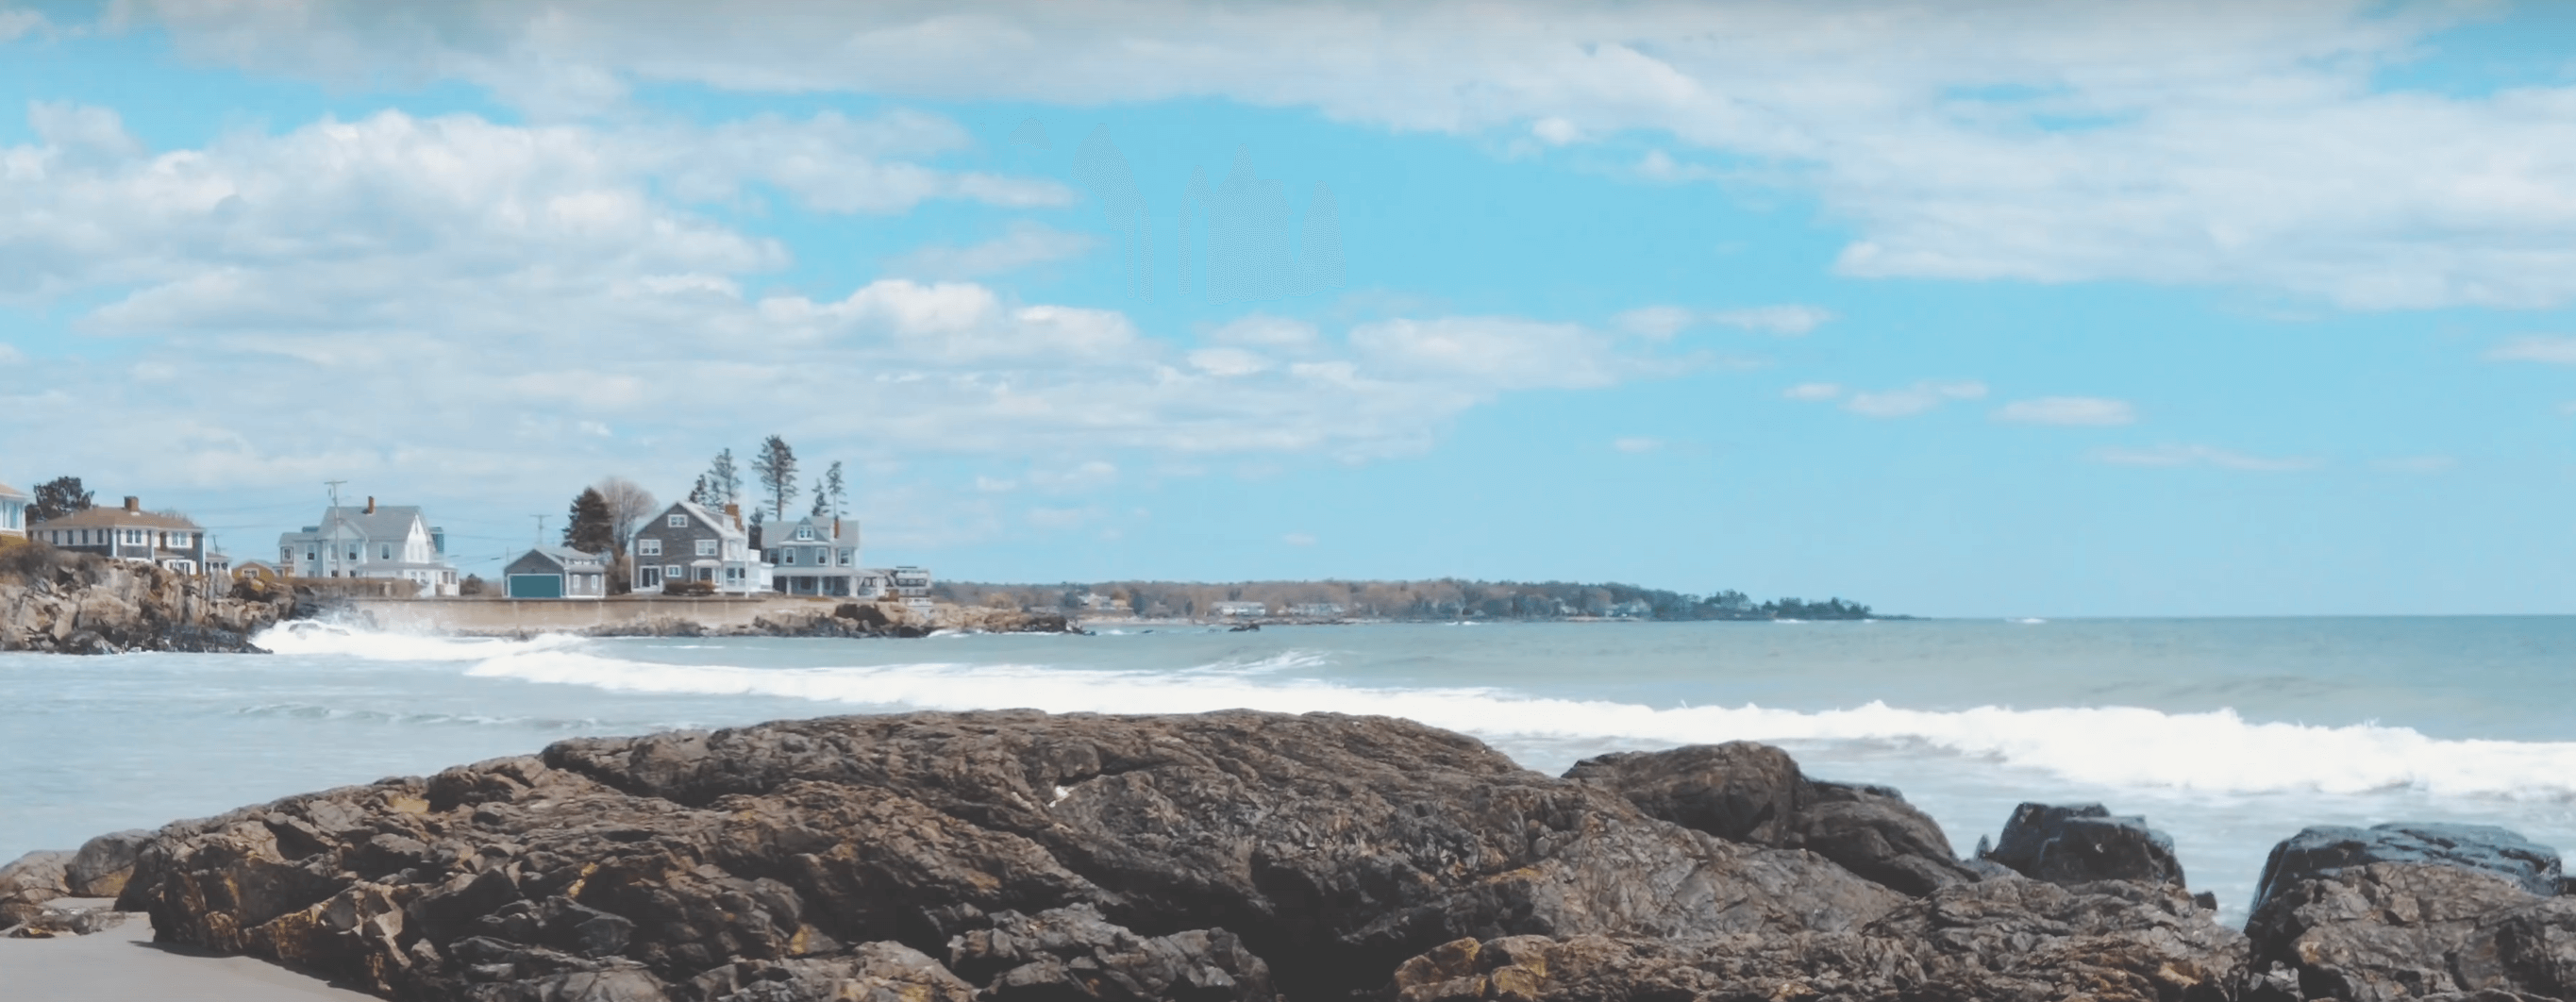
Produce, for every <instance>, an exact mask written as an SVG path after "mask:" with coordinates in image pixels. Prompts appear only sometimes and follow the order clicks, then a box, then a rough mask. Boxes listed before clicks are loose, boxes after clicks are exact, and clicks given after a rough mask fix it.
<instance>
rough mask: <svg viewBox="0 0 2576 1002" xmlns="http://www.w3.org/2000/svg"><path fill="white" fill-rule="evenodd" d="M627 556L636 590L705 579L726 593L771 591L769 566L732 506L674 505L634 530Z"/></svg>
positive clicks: (653, 589) (659, 587)
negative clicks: (720, 509) (718, 509)
mask: <svg viewBox="0 0 2576 1002" xmlns="http://www.w3.org/2000/svg"><path fill="white" fill-rule="evenodd" d="M628 552H631V553H633V554H634V555H635V590H636V591H658V590H660V589H661V588H662V586H663V585H665V584H669V583H671V582H673V581H704V582H707V583H708V584H709V585H710V586H712V587H713V588H715V590H716V591H717V592H719V593H723V594H729V595H757V594H759V593H761V592H765V591H768V590H770V581H771V572H772V570H773V568H772V567H771V566H770V563H769V561H766V560H763V559H761V557H760V551H759V550H755V549H753V548H752V546H751V535H750V533H748V532H745V531H744V530H743V525H742V512H741V509H739V508H737V507H736V506H734V505H726V506H725V510H724V511H723V512H722V513H718V512H713V511H709V510H707V509H706V508H704V507H701V506H699V505H695V504H691V503H689V502H686V501H676V502H673V503H672V504H671V506H670V507H668V508H665V509H662V513H661V514H659V515H655V516H653V517H652V518H650V519H647V520H645V522H644V524H643V525H640V526H637V527H636V529H635V536H634V539H633V547H632V549H630V550H629V551H628Z"/></svg>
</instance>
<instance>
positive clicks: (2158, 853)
mask: <svg viewBox="0 0 2576 1002" xmlns="http://www.w3.org/2000/svg"><path fill="white" fill-rule="evenodd" d="M1985 858H1987V859H1989V860H1993V861H1994V862H1997V863H2001V864H2003V865H2004V866H2006V867H2009V868H2011V869H2012V870H2013V871H2014V872H2017V873H2020V874H2022V875H2024V876H2027V877H2031V878H2034V879H2038V880H2045V881H2049V882H2051V883H2058V884H2082V883H2089V882H2092V881H2096V880H2137V881H2144V882H2147V883H2151V884H2171V885H2173V886H2175V887H2181V886H2183V873H2182V861H2181V860H2180V859H2177V858H2176V857H2175V856H2174V849H2173V839H2171V838H2169V837H2167V836H2166V835H2165V833H2163V832H2160V831H2157V830H2155V829H2153V828H2149V827H2147V821H2146V819H2145V818H2141V817H2135V816H2127V815H2119V816H2115V815H2113V814H2112V813H2111V811H2110V810H2109V809H2108V808H2105V807H2103V806H2102V805H2100V804H2070V805H2058V804H2023V805H2021V806H2020V807H2017V808H2014V809H2013V814H2012V817H2011V819H2009V820H2007V821H2005V822H2004V832H2003V837H2002V838H2000V839H1998V840H1996V842H1995V848H1994V851H1993V852H1990V853H1987V854H1986V856H1985Z"/></svg>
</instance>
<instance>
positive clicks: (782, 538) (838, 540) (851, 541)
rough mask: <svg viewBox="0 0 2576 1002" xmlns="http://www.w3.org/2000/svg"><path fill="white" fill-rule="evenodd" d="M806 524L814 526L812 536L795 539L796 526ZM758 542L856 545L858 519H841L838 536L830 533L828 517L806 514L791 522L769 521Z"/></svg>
mask: <svg viewBox="0 0 2576 1002" xmlns="http://www.w3.org/2000/svg"><path fill="white" fill-rule="evenodd" d="M806 525H810V526H813V527H814V538H812V539H797V538H796V528H797V527H798V526H806ZM760 542H761V545H763V546H780V545H784V544H787V543H805V544H808V545H811V544H815V543H825V544H848V545H852V546H856V545H858V542H859V520H858V519H855V518H844V519H841V534H840V535H839V536H834V535H832V520H831V519H828V518H815V517H814V516H812V515H807V516H805V517H804V518H800V519H797V520H795V521H793V522H772V523H769V531H768V532H767V533H766V534H764V535H763V537H762V538H761V541H760Z"/></svg>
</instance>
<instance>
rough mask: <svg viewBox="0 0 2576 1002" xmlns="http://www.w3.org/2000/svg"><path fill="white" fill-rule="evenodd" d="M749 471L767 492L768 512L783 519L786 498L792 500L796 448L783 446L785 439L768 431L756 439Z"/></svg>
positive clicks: (794, 487) (794, 489) (794, 494)
mask: <svg viewBox="0 0 2576 1002" xmlns="http://www.w3.org/2000/svg"><path fill="white" fill-rule="evenodd" d="M751 472H752V473H753V474H755V475H757V476H759V477H760V486H761V489H762V490H765V491H767V492H768V493H769V512H770V514H771V515H772V516H774V517H776V518H778V519H781V520H784V519H785V518H786V517H787V502H790V501H793V500H796V450H794V449H790V448H788V447H787V440H786V439H783V438H780V437H778V436H776V435H771V436H769V438H768V440H767V441H764V442H762V443H760V453H759V454H758V455H755V456H753V457H751Z"/></svg>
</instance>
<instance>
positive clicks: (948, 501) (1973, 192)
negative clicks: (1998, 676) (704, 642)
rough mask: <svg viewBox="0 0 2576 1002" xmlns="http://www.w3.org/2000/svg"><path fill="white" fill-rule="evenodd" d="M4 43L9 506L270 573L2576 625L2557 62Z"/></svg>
mask: <svg viewBox="0 0 2576 1002" xmlns="http://www.w3.org/2000/svg"><path fill="white" fill-rule="evenodd" d="M5 3H6V0H0V420H5V422H6V423H5V428H6V431H5V432H0V482H8V483H11V484H16V485H18V486H20V487H22V488H23V487H26V486H28V485H30V484H32V483H33V482H35V481H39V480H43V479H47V478H50V477H53V476H57V475H61V474H74V475H78V476H81V477H83V478H85V479H86V480H87V481H88V482H89V484H90V485H91V486H92V487H93V488H95V489H96V490H97V491H98V492H99V494H100V495H101V496H102V497H103V498H104V497H113V496H116V495H123V494H138V495H141V496H143V497H144V499H145V501H146V503H147V504H149V505H152V506H154V507H165V506H168V507H178V508H182V509H184V510H187V511H189V512H191V513H193V514H195V515H196V516H197V517H198V518H199V519H200V521H202V522H205V523H207V524H209V525H212V526H215V527H216V529H217V531H218V532H219V533H220V534H221V536H222V538H223V542H224V543H225V544H226V547H227V548H228V549H230V550H232V551H233V552H235V553H236V554H237V555H246V556H259V555H264V554H265V553H266V552H267V551H268V550H270V549H271V548H272V547H273V545H274V544H273V540H274V538H275V535H276V534H277V533H278V532H280V531H282V530H286V529H291V528H294V527H295V526H297V525H300V524H303V523H304V522H307V521H309V520H310V519H311V518H312V517H313V514H314V513H315V511H316V510H317V509H318V507H319V506H320V505H321V504H322V501H323V497H324V493H323V491H324V488H323V482H324V481H327V480H345V481H348V483H349V486H348V487H347V488H345V490H346V491H347V492H348V493H349V494H350V495H352V496H358V495H375V496H378V497H380V498H383V499H385V500H386V501H388V502H400V503H415V504H422V505H426V506H429V507H430V508H431V509H432V510H433V514H434V515H436V516H437V519H438V520H439V521H441V522H443V523H444V524H445V525H446V527H447V528H448V530H449V531H450V533H451V534H452V537H453V538H454V539H455V540H456V542H455V548H456V549H457V550H458V551H459V553H460V556H461V557H462V563H463V564H464V566H465V568H466V569H467V570H469V571H472V570H481V571H483V572H486V573H488V572H489V571H490V570H492V569H493V568H494V567H496V566H497V564H498V561H497V559H496V558H498V557H499V556H500V555H501V554H502V553H503V552H504V551H505V550H507V549H508V548H509V547H511V546H514V545H524V544H525V543H526V542H528V541H529V539H530V538H531V537H532V535H533V534H534V532H535V530H536V525H537V523H536V520H535V519H534V518H532V517H531V516H534V515H538V514H545V515H549V516H551V518H550V524H551V525H552V526H553V527H556V528H559V527H560V526H561V524H562V523H561V519H562V512H563V510H564V508H565V506H566V503H567V502H568V501H569V499H570V497H571V495H572V494H573V493H575V492H576V491H578V490H579V489H580V487H581V486H582V485H583V484H584V483H587V482H589V481H591V480H594V479H596V478H598V477H600V476H603V475H609V474H618V475H624V476H628V477H631V478H634V479H636V480H638V481H641V482H642V483H644V484H645V485H646V486H647V487H649V488H651V489H653V490H654V491H656V492H657V493H659V494H661V495H663V496H664V497H666V498H667V497H675V496H677V495H680V494H683V493H685V492H686V491H687V489H688V487H689V484H690V482H691V481H692V480H693V479H694V477H695V476H696V474H697V473H698V472H699V471H700V470H701V469H703V468H704V466H705V464H706V460H707V458H708V457H709V456H710V455H712V454H713V453H714V452H716V451H717V450H718V449H722V448H727V447H731V448H733V449H734V450H736V451H737V453H745V452H748V451H749V450H750V449H751V448H752V447H753V446H754V445H755V444H756V443H757V442H758V441H759V440H760V439H761V438H762V437H763V436H765V435H769V434H773V433H774V434H779V435H783V436H784V437H786V439H787V440H788V441H790V442H791V443H793V444H794V446H795V447H796V449H797V451H798V453H799V455H800V456H801V457H802V458H803V459H804V461H805V464H806V467H807V474H808V476H807V479H808V480H809V482H810V480H811V479H812V474H814V473H816V472H819V469H820V467H821V466H822V465H823V464H824V463H827V462H830V461H832V460H841V461H844V462H845V463H846V464H847V465H848V469H849V471H850V479H851V481H852V484H853V493H854V498H853V500H854V503H855V506H856V507H857V508H859V510H860V513H861V515H862V516H863V517H864V519H865V521H866V524H867V526H868V538H869V544H870V551H871V552H870V559H871V562H887V563H891V562H898V561H901V562H919V563H926V564H929V565H931V566H933V567H934V568H935V569H937V570H938V571H939V572H940V573H941V574H942V575H944V576H950V577H962V578H973V579H981V580H1064V579H1077V580H1087V579H1104V578H1118V577H1160V578H1191V579H1208V580H1231V579H1243V578H1279V577H1325V576H1338V577H1428V576H1442V575H1461V576H1476V577H1488V578H1520V579H1545V578H1570V579H1584V580H1603V579H1610V580H1625V581H1634V582H1638V583H1643V584H1648V585H1654V586H1661V587H1670V588H1676V589H1682V590H1688V591H1709V590H1714V589H1718V588H1736V589H1741V590H1744V591H1748V592H1751V593H1753V594H1755V595H1757V596H1761V597H1769V596H1776V595H1795V596H1802V597H1808V598H1822V597H1825V596H1827V595H1841V596H1846V597H1851V598H1855V599H1859V600H1862V601H1866V602H1870V603H1872V604H1874V605H1876V606H1878V607H1880V608H1882V609H1888V610H1899V611H1910V612H1917V613H1926V614H1937V615H1980V616H1982V615H2195V614H2232V613H2384V612H2485V611H2501V612H2570V611H2576V574H2571V573H2570V569H2571V568H2576V449H2571V436H2576V317H2571V315H2570V311H2569V307H2570V305H2571V302H2576V61H2571V59H2570V57H2569V55H2568V54H2569V53H2571V52H2576V13H2570V12H2569V11H2568V9H2567V8H2565V7H2560V6H2554V5H2552V6H2543V5H2538V4H2534V5H2529V6H2525V7H2513V6H2508V5H2505V4H2501V3H2466V2H2463V3H2423V4H2406V3H2385V2H2378V0H2372V2H2366V3H2365V2H2301V0H2284V2H2277V3H2265V4H2241V3H2223V2H2210V3H2182V2H2177V3H2150V4H2120V5H2109V4H2082V5H2075V4H2065V5H2053V6H2033V5H2028V4H2020V3H1984V4H1979V3H1945V4H1928V3H1924V4H1917V3H1872V2H1858V0H1855V2H1840V3H1824V4H1818V3H1766V2H1751V3H1715V2H1712V3H1700V4H1687V5H1659V4H1638V5H1628V6H1621V7H1616V8H1609V7H1600V8H1593V7H1582V8H1578V7H1576V6H1575V5H1564V4H1515V3H1504V2H1486V3H1471V4H1459V3H1422V4H1413V5H1407V6H1403V7H1400V8H1391V7H1386V6H1384V5H1375V4H1370V5H1347V6H1345V5H1330V4H1317V3H1299V4H1281V5H1268V4H1250V3H1232V4H1221V5H1219V4H1208V5H1185V4H1165V3H1153V4H1144V3H1132V4H1131V3H1119V2H1084V0H1078V2H1067V3H1050V4H1044V5H1039V4H1024V5H981V6H978V5H956V4H927V3H924V4H875V5H823V4H811V3H784V2H781V3H771V4H763V3H757V2H737V3H722V4H710V3H702V2H689V3H676V2H675V3H637V2H631V0H621V2H617V3H608V2H604V0H602V2H590V0H557V2H550V3H542V4H540V3H524V2H500V0H491V2H456V3H441V4H434V5H433V4H426V3H422V4H388V3H359V2H339V3H335V2H324V0H129V2H119V3H114V4H37V5H32V6H30V5H24V4H23V3H22V4H21V5H20V6H16V7H9V6H6V5H5ZM803 505H804V502H802V501H800V502H799V507H800V508H801V507H803Z"/></svg>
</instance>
